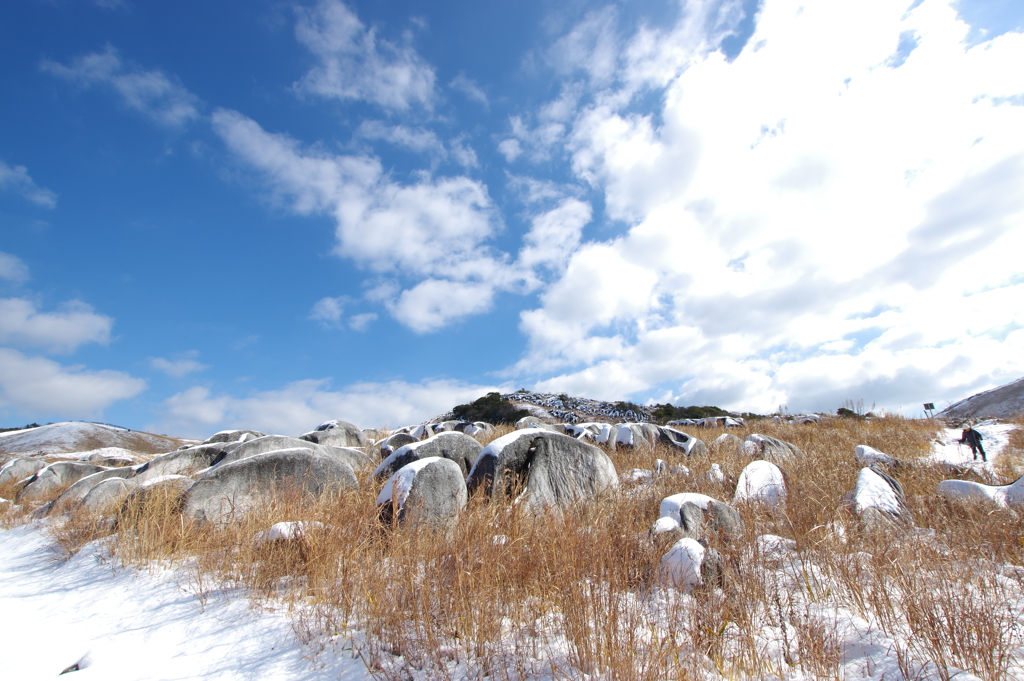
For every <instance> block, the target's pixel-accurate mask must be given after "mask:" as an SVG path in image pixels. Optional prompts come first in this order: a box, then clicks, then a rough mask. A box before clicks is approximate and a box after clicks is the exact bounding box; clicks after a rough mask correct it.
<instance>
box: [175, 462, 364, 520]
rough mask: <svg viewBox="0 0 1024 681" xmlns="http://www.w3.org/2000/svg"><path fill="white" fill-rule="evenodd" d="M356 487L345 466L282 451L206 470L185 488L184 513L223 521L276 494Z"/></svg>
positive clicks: (349, 469) (307, 493)
mask: <svg viewBox="0 0 1024 681" xmlns="http://www.w3.org/2000/svg"><path fill="white" fill-rule="evenodd" d="M356 486H357V483H356V476H355V472H354V471H353V470H352V467H351V466H349V465H348V464H347V463H344V462H343V461H339V460H338V459H335V458H332V457H330V456H327V455H325V454H321V453H319V452H317V451H315V450H312V449H310V448H295V449H285V450H280V451H272V452H266V453H263V454H256V455H254V456H250V457H247V458H244V459H241V460H238V461H232V462H230V463H223V464H220V465H218V466H215V467H213V468H211V469H210V470H209V471H207V472H206V473H205V474H203V475H202V477H200V478H199V479H198V480H196V481H195V482H194V483H193V484H192V485H191V486H189V488H188V490H187V491H186V492H185V495H184V504H183V510H184V512H185V514H186V515H188V516H189V517H191V518H194V519H196V520H205V521H209V522H215V523H223V522H227V521H229V520H231V519H232V518H235V517H238V516H240V515H242V514H244V513H246V512H247V511H249V510H250V509H252V508H253V507H254V506H256V505H257V504H258V503H260V502H261V501H263V500H265V499H267V497H268V495H270V494H272V493H273V492H274V491H275V490H281V489H285V490H294V491H300V492H302V493H303V494H304V495H307V496H312V497H315V496H318V495H320V494H322V493H324V492H326V491H328V490H332V489H352V488H355V487H356Z"/></svg>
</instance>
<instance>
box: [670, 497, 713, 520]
mask: <svg viewBox="0 0 1024 681" xmlns="http://www.w3.org/2000/svg"><path fill="white" fill-rule="evenodd" d="M712 501H718V500H717V499H715V498H714V497H709V496H708V495H706V494H697V493H696V492H683V493H682V494H673V495H672V496H670V497H665V498H664V499H662V500H661V506H660V507H659V508H658V515H659V516H661V517H662V518H673V519H675V520H676V521H678V520H679V509H680V508H682V507H683V504H686V503H690V504H695V505H697V506H699V507H700V508H701V510H703V511H706V510H708V504H710V503H711V502H712Z"/></svg>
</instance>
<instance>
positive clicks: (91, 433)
mask: <svg viewBox="0 0 1024 681" xmlns="http://www.w3.org/2000/svg"><path fill="white" fill-rule="evenodd" d="M185 442H187V440H182V439H179V438H174V437H168V436H166V435H154V434H153V433H144V432H142V431H138V430H129V429H127V428H121V427H120V426H112V425H109V424H105V423H87V422H84V421H70V422H66V423H51V424H49V425H46V426H39V427H37V428H28V429H25V430H12V431H8V432H6V433H0V454H6V455H12V454H17V455H20V456H32V455H47V454H65V453H68V452H84V451H89V450H94V449H101V448H104V447H120V448H121V449H127V450H130V451H133V452H138V453H139V454H159V453H161V452H167V451H170V450H172V449H177V448H178V447H180V446H181V445H182V444H184V443H185Z"/></svg>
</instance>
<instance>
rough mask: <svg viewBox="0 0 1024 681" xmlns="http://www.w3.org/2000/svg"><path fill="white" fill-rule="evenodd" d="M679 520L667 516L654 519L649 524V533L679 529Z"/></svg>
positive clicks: (661, 532) (662, 532)
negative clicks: (652, 522)
mask: <svg viewBox="0 0 1024 681" xmlns="http://www.w3.org/2000/svg"><path fill="white" fill-rule="evenodd" d="M677 515H678V514H677ZM679 527H680V526H679V521H678V520H676V519H675V518H671V517H668V516H662V517H661V518H658V519H657V520H655V521H654V524H653V525H651V534H655V535H657V534H664V533H666V532H675V531H676V530H678V529H679Z"/></svg>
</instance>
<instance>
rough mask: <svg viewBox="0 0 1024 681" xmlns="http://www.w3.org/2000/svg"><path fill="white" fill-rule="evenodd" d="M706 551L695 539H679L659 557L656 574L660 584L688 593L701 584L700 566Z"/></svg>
mask: <svg viewBox="0 0 1024 681" xmlns="http://www.w3.org/2000/svg"><path fill="white" fill-rule="evenodd" d="M705 551H706V549H705V548H704V547H703V546H702V545H701V544H700V542H698V541H697V540H696V539H690V538H689V537H687V538H685V539H680V540H679V541H677V542H676V543H675V544H673V545H672V548H671V549H669V550H668V553H666V554H665V555H664V556H662V557H661V563H660V565H659V566H658V574H659V576H660V577H661V579H662V582H663V583H664V584H666V585H668V586H672V587H675V588H676V589H679V590H680V591H682V592H683V593H689V592H690V591H692V590H693V588H694V587H695V586H698V585H699V584H700V582H701V579H700V566H701V564H702V563H703V562H704V553H705Z"/></svg>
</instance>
